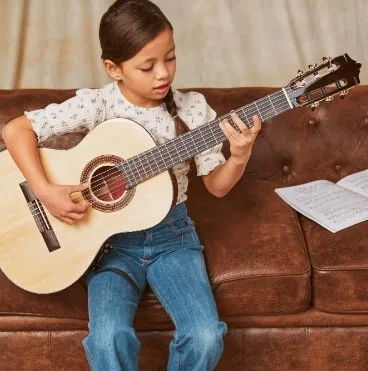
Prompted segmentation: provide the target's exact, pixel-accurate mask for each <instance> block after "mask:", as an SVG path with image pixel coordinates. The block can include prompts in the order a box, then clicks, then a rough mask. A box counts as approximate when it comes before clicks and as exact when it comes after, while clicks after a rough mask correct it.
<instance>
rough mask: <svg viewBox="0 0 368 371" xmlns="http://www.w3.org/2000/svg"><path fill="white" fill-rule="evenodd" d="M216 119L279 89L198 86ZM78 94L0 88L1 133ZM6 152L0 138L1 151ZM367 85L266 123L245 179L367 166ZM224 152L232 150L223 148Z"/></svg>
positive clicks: (71, 139)
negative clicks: (13, 121)
mask: <svg viewBox="0 0 368 371" xmlns="http://www.w3.org/2000/svg"><path fill="white" fill-rule="evenodd" d="M184 90H195V91H198V92H200V93H203V94H204V95H205V96H206V98H207V100H208V103H209V104H210V105H211V106H212V107H213V108H214V109H215V110H216V112H217V113H218V115H223V114H226V113H228V112H229V111H230V110H232V109H236V108H238V107H241V106H243V105H246V104H248V103H251V102H253V101H255V100H257V99H259V98H261V97H263V96H266V95H268V94H270V93H273V92H274V91H276V90H277V89H276V88H269V87H239V88H197V89H184ZM74 92H75V90H47V89H29V90H28V89H22V90H0V130H1V128H2V126H3V125H4V124H6V123H7V122H8V121H10V120H11V119H13V118H15V117H17V116H20V115H22V114H23V112H24V111H30V110H33V109H37V108H42V107H45V106H46V105H47V104H49V103H58V102H62V101H64V100H65V99H67V98H69V97H71V96H72V95H74ZM83 135H84V134H83V133H73V134H71V135H67V136H64V137H60V138H52V139H51V140H50V141H49V143H47V145H48V146H50V147H55V148H69V147H71V146H73V145H75V144H76V143H78V142H79V141H80V140H81V138H82V137H83ZM3 149H5V145H4V142H3V141H2V138H1V135H0V150H3ZM367 149H368V86H358V87H356V88H354V89H352V90H351V91H350V92H349V94H348V95H347V96H346V97H345V99H344V100H343V101H341V100H340V99H339V98H338V97H335V99H334V100H333V101H332V102H331V103H328V104H327V103H324V104H321V105H320V106H319V107H318V108H317V109H316V110H314V111H312V109H310V108H308V107H307V108H297V109H294V110H290V111H287V112H285V113H282V114H281V115H279V116H277V117H275V118H273V119H270V120H268V121H266V122H265V123H264V124H263V127H262V131H261V133H260V135H259V137H258V138H257V141H256V143H255V145H254V149H253V153H252V156H251V159H250V161H249V164H248V166H247V170H246V177H249V178H252V179H264V180H269V181H274V182H275V183H277V184H284V185H288V184H298V183H303V182H306V181H311V180H315V179H322V178H324V179H329V180H332V181H337V180H339V179H340V178H341V177H343V176H345V175H347V174H350V173H353V172H356V171H359V170H363V169H366V168H368V156H367ZM224 153H225V155H226V156H228V155H229V147H228V145H227V143H226V142H225V144H224Z"/></svg>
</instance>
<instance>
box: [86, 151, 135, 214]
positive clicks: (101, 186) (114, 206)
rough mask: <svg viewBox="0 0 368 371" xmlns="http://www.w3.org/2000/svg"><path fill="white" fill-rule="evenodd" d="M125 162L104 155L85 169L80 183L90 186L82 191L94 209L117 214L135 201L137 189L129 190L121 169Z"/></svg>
mask: <svg viewBox="0 0 368 371" xmlns="http://www.w3.org/2000/svg"><path fill="white" fill-rule="evenodd" d="M123 161H124V160H123V159H122V158H120V157H118V156H115V155H102V156H98V157H95V158H94V159H92V160H91V161H90V162H89V163H88V164H87V165H86V166H85V168H84V169H83V171H82V174H81V180H80V182H81V183H87V184H89V188H88V189H86V190H84V191H82V195H83V197H84V199H85V200H86V201H88V202H89V203H90V204H91V205H92V207H93V208H94V209H96V210H99V211H101V212H104V213H106V212H107V213H109V212H115V211H118V210H121V209H123V208H124V207H126V206H127V205H128V204H129V203H130V201H131V200H132V199H133V196H134V194H135V187H130V188H128V189H127V179H126V177H125V176H124V174H123V173H122V172H121V171H120V168H119V165H120V164H121V163H122V162H123Z"/></svg>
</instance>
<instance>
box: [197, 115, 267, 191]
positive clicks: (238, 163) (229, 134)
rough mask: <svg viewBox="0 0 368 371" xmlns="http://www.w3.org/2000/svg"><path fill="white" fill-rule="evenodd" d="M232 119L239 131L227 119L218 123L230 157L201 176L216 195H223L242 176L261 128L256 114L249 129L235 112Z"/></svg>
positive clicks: (209, 189)
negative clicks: (227, 145)
mask: <svg viewBox="0 0 368 371" xmlns="http://www.w3.org/2000/svg"><path fill="white" fill-rule="evenodd" d="M232 119H233V120H234V122H235V123H236V125H237V126H238V127H239V129H240V130H241V133H239V132H238V131H236V130H235V129H234V128H233V127H232V126H231V125H230V123H229V122H228V121H227V120H225V121H223V122H221V124H220V127H221V129H222V131H223V132H224V134H225V136H226V138H227V139H228V140H229V142H230V153H231V155H230V157H229V158H228V160H227V161H226V162H225V163H224V164H222V165H220V166H218V167H216V168H215V169H214V170H213V171H212V172H211V173H210V174H208V175H204V176H202V179H203V182H204V184H205V186H206V188H207V189H208V191H209V192H210V193H212V194H213V195H214V196H216V197H223V196H225V195H226V194H227V193H228V192H229V191H230V190H231V189H232V188H233V187H234V186H235V184H236V183H237V182H238V181H239V179H240V178H241V177H242V175H243V173H244V170H245V168H246V166H247V163H248V160H249V158H250V154H251V152H252V147H253V144H254V141H255V140H256V137H257V134H258V132H259V130H260V129H261V120H260V119H259V117H258V116H254V117H253V123H254V126H253V127H252V128H250V129H248V127H247V126H246V125H245V124H244V122H243V121H241V120H240V118H239V117H238V116H237V115H236V114H235V113H233V114H232Z"/></svg>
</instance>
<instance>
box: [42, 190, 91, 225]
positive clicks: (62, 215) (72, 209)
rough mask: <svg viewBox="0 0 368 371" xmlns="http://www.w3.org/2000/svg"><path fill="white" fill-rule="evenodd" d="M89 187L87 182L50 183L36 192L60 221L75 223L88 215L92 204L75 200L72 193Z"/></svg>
mask: <svg viewBox="0 0 368 371" xmlns="http://www.w3.org/2000/svg"><path fill="white" fill-rule="evenodd" d="M87 188H88V185H86V184H78V185H59V184H50V183H48V184H47V185H46V186H44V187H43V188H42V190H39V191H38V192H35V193H36V195H37V197H38V198H39V200H40V201H41V202H42V203H43V205H44V206H45V207H46V208H47V210H48V211H49V212H50V213H51V214H52V215H53V216H54V217H55V218H57V219H59V220H60V221H62V222H64V223H67V224H74V223H75V222H77V221H79V220H81V219H82V218H83V217H85V216H86V214H87V211H88V210H89V208H90V207H91V204H89V203H88V202H86V201H84V202H83V203H77V202H74V201H73V200H72V198H71V194H72V193H74V192H81V191H83V190H85V189H87Z"/></svg>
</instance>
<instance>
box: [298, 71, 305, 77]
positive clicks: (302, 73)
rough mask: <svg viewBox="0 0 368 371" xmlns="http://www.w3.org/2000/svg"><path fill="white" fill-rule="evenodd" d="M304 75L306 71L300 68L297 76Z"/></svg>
mask: <svg viewBox="0 0 368 371" xmlns="http://www.w3.org/2000/svg"><path fill="white" fill-rule="evenodd" d="M303 75H304V71H302V70H298V73H297V74H296V76H297V77H300V76H303Z"/></svg>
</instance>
